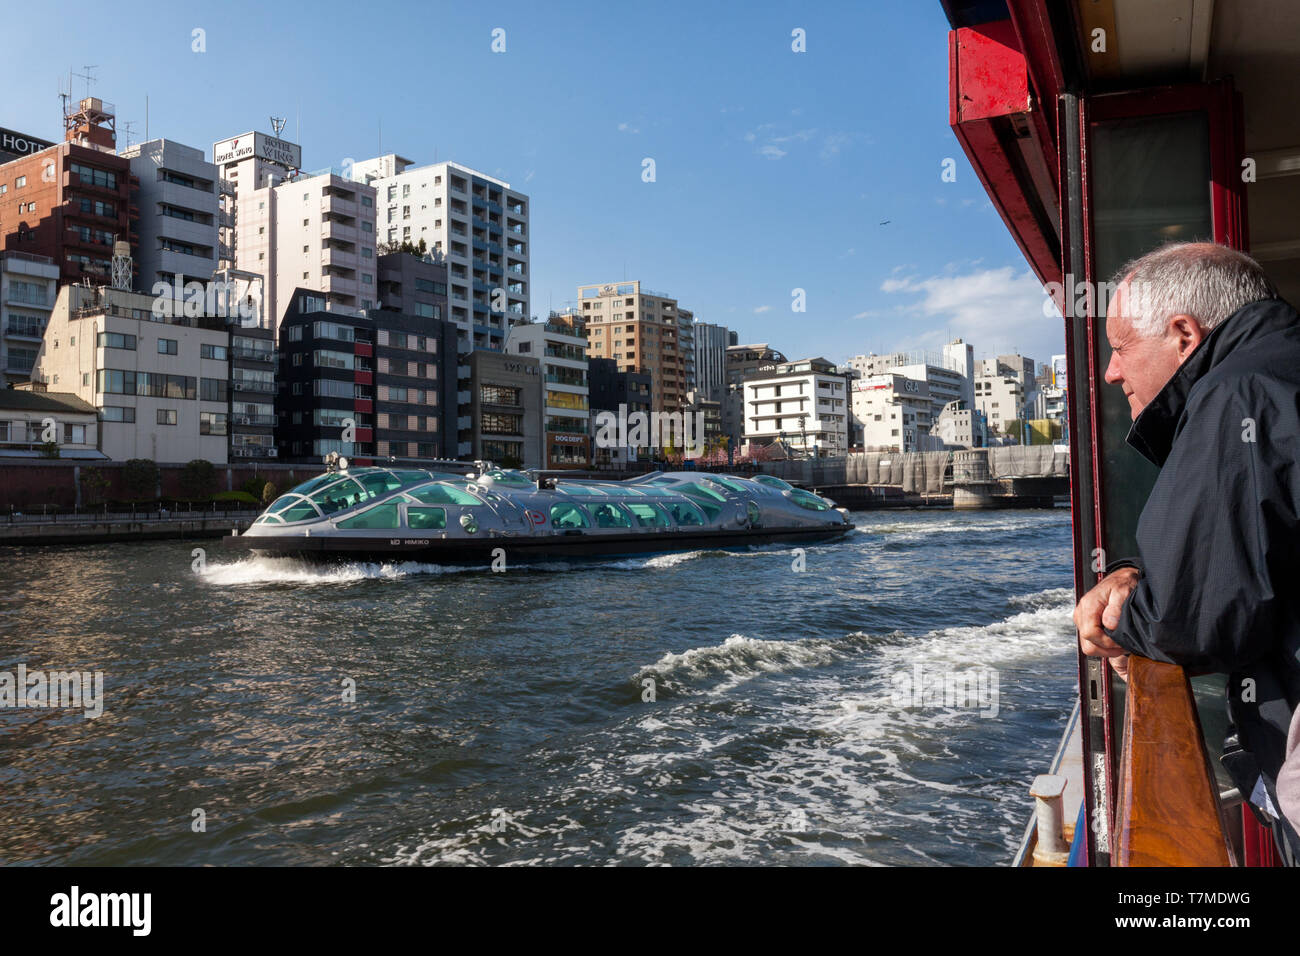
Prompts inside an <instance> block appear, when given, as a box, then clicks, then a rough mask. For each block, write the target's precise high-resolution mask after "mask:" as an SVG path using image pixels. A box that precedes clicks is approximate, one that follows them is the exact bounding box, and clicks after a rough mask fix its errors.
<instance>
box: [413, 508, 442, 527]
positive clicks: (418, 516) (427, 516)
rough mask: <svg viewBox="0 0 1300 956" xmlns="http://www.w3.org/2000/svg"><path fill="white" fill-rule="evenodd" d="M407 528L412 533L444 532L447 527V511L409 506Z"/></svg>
mask: <svg viewBox="0 0 1300 956" xmlns="http://www.w3.org/2000/svg"><path fill="white" fill-rule="evenodd" d="M406 526H407V527H408V528H410V529H411V530H412V531H442V530H443V529H444V528H446V527H447V509H446V508H429V507H425V506H423V505H407V507H406Z"/></svg>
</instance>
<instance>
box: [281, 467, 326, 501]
mask: <svg viewBox="0 0 1300 956" xmlns="http://www.w3.org/2000/svg"><path fill="white" fill-rule="evenodd" d="M338 477H339V476H338V475H336V474H334V473H332V472H331V473H329V474H325V475H317V476H316V477H315V478H312V479H311V480H310V481H304V482H303V483H302V484H301V485H298V487H296V488H290V489H289V490H288V491H287V492H286V494H290V495H309V494H311V493H312V492H313V491H315V490H316V489H317V488H319V487H321V486H322V485H328V484H329V483H330V482H331V481H337V480H338Z"/></svg>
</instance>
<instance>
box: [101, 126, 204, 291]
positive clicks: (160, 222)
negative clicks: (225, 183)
mask: <svg viewBox="0 0 1300 956" xmlns="http://www.w3.org/2000/svg"><path fill="white" fill-rule="evenodd" d="M118 155H119V156H121V157H122V158H123V159H125V160H127V162H129V163H130V164H131V175H132V176H133V177H134V178H135V179H136V180H137V181H138V182H139V188H138V191H137V193H136V195H135V205H136V208H137V209H138V210H139V219H138V221H137V229H136V231H137V237H138V239H137V242H136V247H135V249H134V250H133V253H134V256H135V264H136V268H137V270H138V274H137V279H136V288H137V289H139V290H140V291H141V292H152V291H153V289H154V285H155V284H156V283H159V282H161V283H165V284H167V285H169V286H173V287H174V283H176V282H177V280H178V278H179V281H180V282H182V283H183V282H187V281H191V280H197V281H199V282H204V283H206V282H208V281H209V280H210V279H211V278H212V274H213V272H215V271H216V269H217V257H218V252H219V250H220V235H219V229H220V223H219V219H218V214H219V208H218V201H219V192H218V176H217V167H216V166H215V165H214V164H212V163H209V162H208V161H207V160H206V159H205V158H204V155H203V151H202V150H199V149H195V148H194V147H193V146H185V145H183V144H181V143H177V142H173V141H172V140H167V139H155V140H150V141H149V142H147V143H137V144H136V145H134V146H129V147H127V148H126V149H123V150H120V151H119V152H118Z"/></svg>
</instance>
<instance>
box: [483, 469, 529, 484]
mask: <svg viewBox="0 0 1300 956" xmlns="http://www.w3.org/2000/svg"><path fill="white" fill-rule="evenodd" d="M487 477H489V478H491V479H492V480H493V481H494V482H496V483H497V484H498V485H504V486H505V487H507V488H531V487H533V480H532V479H531V478H529V477H528V476H527V475H521V474H520V473H519V472H517V471H502V470H501V469H499V468H497V469H494V470H492V471H489V472H488V473H487Z"/></svg>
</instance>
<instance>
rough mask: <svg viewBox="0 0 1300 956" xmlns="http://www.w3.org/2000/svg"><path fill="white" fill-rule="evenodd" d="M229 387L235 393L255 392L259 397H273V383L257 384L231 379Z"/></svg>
mask: <svg viewBox="0 0 1300 956" xmlns="http://www.w3.org/2000/svg"><path fill="white" fill-rule="evenodd" d="M230 387H231V389H232V390H233V391H236V392H255V393H257V394H260V395H274V394H275V383H274V382H258V381H254V380H252V379H247V378H232V379H231V380H230Z"/></svg>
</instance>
